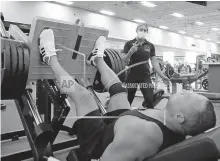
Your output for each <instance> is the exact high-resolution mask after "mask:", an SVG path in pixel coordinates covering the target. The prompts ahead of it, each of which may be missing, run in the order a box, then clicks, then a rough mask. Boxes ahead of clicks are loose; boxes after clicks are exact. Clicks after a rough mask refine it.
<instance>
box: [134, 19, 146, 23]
mask: <svg viewBox="0 0 220 161" xmlns="http://www.w3.org/2000/svg"><path fill="white" fill-rule="evenodd" d="M133 21H134V22H137V23H145V22H146V21H144V20H141V19H134V20H133Z"/></svg>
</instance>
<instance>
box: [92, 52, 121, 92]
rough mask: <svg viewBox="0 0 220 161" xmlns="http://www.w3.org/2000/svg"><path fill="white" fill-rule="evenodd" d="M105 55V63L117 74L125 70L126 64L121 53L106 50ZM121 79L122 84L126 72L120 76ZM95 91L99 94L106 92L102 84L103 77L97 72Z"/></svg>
mask: <svg viewBox="0 0 220 161" xmlns="http://www.w3.org/2000/svg"><path fill="white" fill-rule="evenodd" d="M104 54H105V55H106V56H105V57H104V61H105V62H106V64H107V65H108V66H109V67H110V68H111V69H112V70H113V71H114V72H115V73H116V74H118V73H119V72H120V71H122V70H123V69H124V68H125V64H124V63H123V61H122V59H121V57H120V55H119V53H118V52H117V51H116V50H114V49H105V51H104ZM119 79H120V80H121V81H122V82H123V81H124V80H125V72H123V73H122V74H120V75H119ZM93 89H94V90H95V91H96V92H99V93H102V92H105V90H104V86H103V85H102V82H101V75H100V73H99V72H98V71H97V72H96V76H95V79H94V82H93Z"/></svg>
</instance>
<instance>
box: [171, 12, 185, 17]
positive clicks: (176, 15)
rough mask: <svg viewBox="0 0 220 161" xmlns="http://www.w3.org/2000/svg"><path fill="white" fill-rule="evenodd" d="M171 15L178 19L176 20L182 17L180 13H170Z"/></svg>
mask: <svg viewBox="0 0 220 161" xmlns="http://www.w3.org/2000/svg"><path fill="white" fill-rule="evenodd" d="M171 15H172V16H174V17H178V18H181V17H184V15H182V14H180V13H172V14H171Z"/></svg>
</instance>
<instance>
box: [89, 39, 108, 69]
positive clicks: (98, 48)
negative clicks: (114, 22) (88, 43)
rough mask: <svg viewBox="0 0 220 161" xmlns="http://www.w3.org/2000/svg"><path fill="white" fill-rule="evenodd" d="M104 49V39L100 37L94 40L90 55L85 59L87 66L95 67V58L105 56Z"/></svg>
mask: <svg viewBox="0 0 220 161" xmlns="http://www.w3.org/2000/svg"><path fill="white" fill-rule="evenodd" d="M105 48H106V37H104V36H100V37H99V38H98V39H97V40H96V43H95V46H94V48H93V50H92V53H91V54H90V55H89V57H88V58H87V64H89V65H93V66H96V63H95V58H96V57H99V58H103V56H105V55H104V51H105Z"/></svg>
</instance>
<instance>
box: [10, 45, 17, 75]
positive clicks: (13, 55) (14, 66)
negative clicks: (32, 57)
mask: <svg viewBox="0 0 220 161" xmlns="http://www.w3.org/2000/svg"><path fill="white" fill-rule="evenodd" d="M10 49H11V58H12V59H11V60H12V61H11V62H12V64H11V67H12V72H11V74H12V76H15V75H16V74H17V72H18V64H19V56H18V53H17V48H16V45H15V44H14V43H11V44H10Z"/></svg>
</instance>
